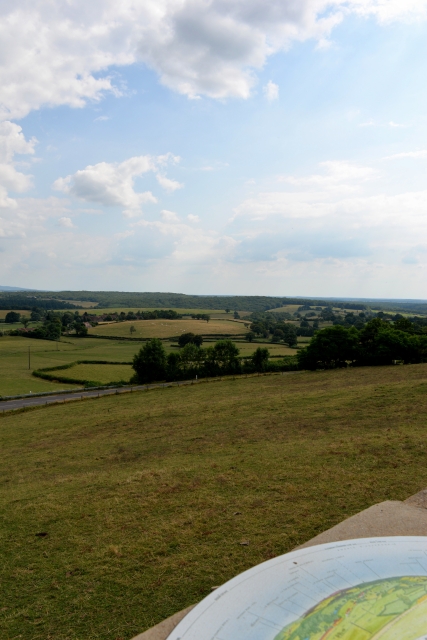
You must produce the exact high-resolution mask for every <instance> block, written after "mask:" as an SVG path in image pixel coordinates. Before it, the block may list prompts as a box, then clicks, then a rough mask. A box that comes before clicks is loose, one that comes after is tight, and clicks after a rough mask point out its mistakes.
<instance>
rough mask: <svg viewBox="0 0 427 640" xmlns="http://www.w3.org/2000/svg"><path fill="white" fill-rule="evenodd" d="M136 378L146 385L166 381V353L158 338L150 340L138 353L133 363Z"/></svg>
mask: <svg viewBox="0 0 427 640" xmlns="http://www.w3.org/2000/svg"><path fill="white" fill-rule="evenodd" d="M132 367H133V369H134V370H135V378H136V380H137V381H138V382H142V383H146V382H153V381H154V380H164V379H165V377H166V352H165V349H164V347H163V343H162V341H161V340H159V339H158V338H153V339H152V340H148V341H147V342H146V343H145V344H144V346H143V347H142V348H141V349H140V351H139V353H137V354H136V355H135V356H134V358H133V362H132Z"/></svg>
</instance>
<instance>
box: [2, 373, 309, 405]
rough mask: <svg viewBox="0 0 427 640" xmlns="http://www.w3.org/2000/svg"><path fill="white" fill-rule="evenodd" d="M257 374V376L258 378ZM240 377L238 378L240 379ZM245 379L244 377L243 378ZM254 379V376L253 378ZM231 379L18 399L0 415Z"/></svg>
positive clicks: (190, 381)
mask: <svg viewBox="0 0 427 640" xmlns="http://www.w3.org/2000/svg"><path fill="white" fill-rule="evenodd" d="M292 373H300V372H299V371H282V372H281V375H290V374H292ZM256 375H257V374H255V376H256ZM260 375H263V376H264V375H277V374H260ZM238 377H239V376H236V378H238ZM242 377H243V376H242ZM251 377H252V376H251ZM223 379H224V380H227V379H229V377H228V376H226V377H224V378H220V377H219V378H209V379H208V378H202V379H201V380H179V381H177V382H158V383H155V384H143V385H135V386H132V387H115V388H112V389H100V390H99V391H97V390H90V389H88V390H83V389H82V390H81V391H75V392H71V393H58V394H55V395H49V396H38V397H34V398H16V399H15V400H3V401H0V413H5V412H6V411H13V410H16V409H25V408H26V407H38V406H44V405H48V404H58V403H59V404H65V403H67V402H71V401H76V400H83V399H84V398H101V397H102V396H111V395H119V394H121V393H133V392H134V391H146V390H148V389H161V388H165V387H181V386H188V385H192V384H200V383H202V382H207V381H209V382H221V381H222V380H223Z"/></svg>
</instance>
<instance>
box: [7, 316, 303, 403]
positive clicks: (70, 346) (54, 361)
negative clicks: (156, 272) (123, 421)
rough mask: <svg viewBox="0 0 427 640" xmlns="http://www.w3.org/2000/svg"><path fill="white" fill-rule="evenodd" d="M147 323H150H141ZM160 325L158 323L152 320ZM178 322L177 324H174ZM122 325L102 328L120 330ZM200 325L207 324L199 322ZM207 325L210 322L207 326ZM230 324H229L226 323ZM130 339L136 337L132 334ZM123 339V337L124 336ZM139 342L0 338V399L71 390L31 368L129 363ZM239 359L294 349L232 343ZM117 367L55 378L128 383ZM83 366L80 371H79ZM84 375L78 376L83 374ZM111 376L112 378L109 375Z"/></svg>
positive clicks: (173, 347)
mask: <svg viewBox="0 0 427 640" xmlns="http://www.w3.org/2000/svg"><path fill="white" fill-rule="evenodd" d="M143 322H150V321H147V320H146V321H143ZM156 322H158V323H160V320H159V321H156ZM177 322H181V321H177ZM196 322H198V321H196ZM123 324H125V325H129V324H130V323H119V324H117V325H106V326H108V327H110V326H117V327H121V326H122V325H123ZM202 324H205V325H206V324H207V323H206V322H205V323H202ZM209 324H211V323H209ZM230 324H233V323H230ZM133 335H134V336H135V335H136V336H137V334H133ZM126 337H127V335H126ZM214 343H215V339H213V340H212V341H211V342H210V341H206V342H204V345H203V346H205V347H208V346H209V345H213V344H214ZM142 344H143V343H142V342H137V341H135V342H134V341H126V340H107V339H105V340H102V339H100V338H90V337H89V338H75V337H72V336H63V337H62V338H61V340H60V341H59V342H53V341H51V340H33V339H31V338H21V337H19V336H3V337H0V396H8V395H18V394H26V393H30V392H32V393H41V392H44V391H57V390H59V389H72V388H73V385H72V384H66V383H63V382H53V381H48V380H42V379H41V378H36V377H34V376H33V375H32V373H31V372H32V371H33V370H34V369H44V368H46V367H55V366H58V365H63V364H69V363H70V362H75V361H76V360H107V361H110V362H131V361H132V358H133V356H134V355H135V354H136V353H137V352H138V351H139V350H140V348H141V346H142ZM163 344H164V347H165V350H166V352H167V353H169V352H170V351H177V350H178V345H177V344H174V343H172V342H169V341H167V340H166V341H165V342H164V343H163ZM235 344H236V346H237V348H238V349H239V350H240V354H241V355H242V356H249V355H251V354H252V353H253V352H254V351H255V349H256V348H257V347H258V346H263V347H264V346H266V347H267V348H268V349H269V351H270V354H271V355H276V356H286V355H295V353H296V351H295V350H294V349H289V348H288V347H287V346H286V345H283V344H282V345H279V344H268V343H263V344H258V343H249V342H243V341H242V342H239V341H235ZM29 350H30V352H31V354H30V355H31V369H29V368H28V351H29ZM117 366H118V365H88V364H80V365H76V366H75V367H72V368H71V369H66V370H64V371H63V372H62V373H61V372H60V371H58V376H60V375H64V376H66V377H67V378H74V379H76V380H81V379H83V380H91V381H93V382H101V384H108V383H109V382H114V381H119V380H129V379H130V377H131V375H132V374H133V370H132V369H131V367H130V366H129V365H124V367H125V368H124V369H123V371H120V375H118V374H119V369H118V368H116V367H117ZM81 367H83V369H81ZM83 372H84V375H81V374H83ZM112 374H114V376H113V377H111V375H112Z"/></svg>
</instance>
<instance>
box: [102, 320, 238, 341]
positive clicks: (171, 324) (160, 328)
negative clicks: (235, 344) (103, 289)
mask: <svg viewBox="0 0 427 640" xmlns="http://www.w3.org/2000/svg"><path fill="white" fill-rule="evenodd" d="M131 326H133V327H135V329H136V331H135V333H132V334H131V333H130V328H131ZM190 331H191V332H192V333H196V334H201V335H205V334H218V335H221V334H232V335H239V334H240V335H242V334H244V333H247V331H248V329H247V328H246V327H245V325H244V324H243V323H242V322H238V321H235V320H231V319H230V320H214V319H212V320H210V322H206V320H192V319H191V318H190V319H188V320H187V319H182V320H162V319H157V320H129V321H125V322H114V323H112V324H100V325H98V326H97V327H93V328H92V329H90V331H89V333H90V334H94V335H98V336H119V337H126V338H128V337H131V336H132V337H134V338H169V337H174V336H176V337H177V338H178V337H179V336H180V335H181V334H182V333H187V332H190Z"/></svg>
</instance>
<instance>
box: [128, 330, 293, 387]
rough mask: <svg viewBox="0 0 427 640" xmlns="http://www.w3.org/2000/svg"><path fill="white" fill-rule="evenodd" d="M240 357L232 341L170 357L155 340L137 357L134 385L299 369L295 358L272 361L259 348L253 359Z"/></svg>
mask: <svg viewBox="0 0 427 640" xmlns="http://www.w3.org/2000/svg"><path fill="white" fill-rule="evenodd" d="M196 337H197V336H196ZM239 353H240V352H239V349H238V348H237V347H236V345H235V344H234V342H232V341H231V340H219V341H218V342H216V343H215V345H213V346H210V347H207V348H206V349H203V348H202V347H201V346H198V344H197V342H194V341H190V342H187V343H186V344H185V346H183V347H182V348H181V349H180V351H179V352H175V351H174V352H172V353H169V354H166V351H165V348H164V346H163V343H162V341H161V340H159V339H158V338H153V339H152V340H148V341H147V342H146V343H145V344H144V346H143V347H142V348H141V349H140V351H139V352H138V353H137V354H136V355H135V356H134V359H133V362H132V367H133V369H134V370H135V375H134V378H133V379H132V382H137V383H141V384H146V383H149V382H155V381H161V380H167V381H174V380H188V379H191V378H195V377H196V376H197V377H198V378H206V377H212V378H213V377H216V376H223V375H239V374H242V373H256V372H259V373H262V372H266V371H289V370H292V369H296V368H297V363H296V361H295V359H294V358H285V359H283V360H281V361H271V360H270V353H269V351H268V349H267V348H262V347H258V349H257V350H256V351H255V353H254V354H253V355H252V356H251V357H249V358H242V357H241V356H240V355H239Z"/></svg>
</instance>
